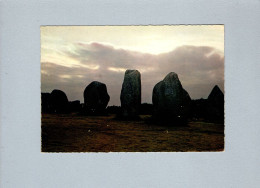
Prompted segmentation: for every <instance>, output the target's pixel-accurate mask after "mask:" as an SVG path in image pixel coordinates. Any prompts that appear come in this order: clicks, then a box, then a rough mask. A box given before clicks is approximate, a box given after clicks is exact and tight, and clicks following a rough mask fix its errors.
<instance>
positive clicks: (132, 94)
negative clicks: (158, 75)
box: [120, 70, 141, 119]
mask: <svg viewBox="0 0 260 188" xmlns="http://www.w3.org/2000/svg"><path fill="white" fill-rule="evenodd" d="M120 101H121V107H122V114H121V115H122V118H126V119H129V118H130V119H131V118H134V119H135V118H137V116H138V115H139V113H140V105H141V74H140V72H139V71H138V70H126V72H125V76H124V81H123V84H122V90H121V95H120Z"/></svg>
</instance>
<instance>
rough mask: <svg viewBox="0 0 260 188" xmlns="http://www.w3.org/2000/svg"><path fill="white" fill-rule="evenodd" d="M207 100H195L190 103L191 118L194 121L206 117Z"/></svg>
mask: <svg viewBox="0 0 260 188" xmlns="http://www.w3.org/2000/svg"><path fill="white" fill-rule="evenodd" d="M207 106H208V100H207V99H196V100H192V101H191V117H192V118H194V119H195V120H198V119H205V118H206V117H207Z"/></svg>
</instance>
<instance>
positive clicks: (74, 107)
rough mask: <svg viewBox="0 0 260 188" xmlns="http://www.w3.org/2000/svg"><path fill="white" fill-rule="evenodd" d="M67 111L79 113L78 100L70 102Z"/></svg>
mask: <svg viewBox="0 0 260 188" xmlns="http://www.w3.org/2000/svg"><path fill="white" fill-rule="evenodd" d="M69 109H70V112H80V111H81V104H80V101H79V100H76V101H70V102H69Z"/></svg>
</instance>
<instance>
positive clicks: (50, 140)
mask: <svg viewBox="0 0 260 188" xmlns="http://www.w3.org/2000/svg"><path fill="white" fill-rule="evenodd" d="M149 117H150V116H148V115H142V116H141V120H136V121H121V120H116V119H115V116H114V115H109V116H78V115H76V114H66V115H56V114H55V115H54V114H42V151H43V152H171V151H223V150H224V125H223V124H216V123H209V122H203V121H190V122H189V123H188V126H185V127H166V126H158V125H154V124H151V123H149V124H148V123H147V121H146V119H149Z"/></svg>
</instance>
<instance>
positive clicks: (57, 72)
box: [41, 42, 224, 105]
mask: <svg viewBox="0 0 260 188" xmlns="http://www.w3.org/2000/svg"><path fill="white" fill-rule="evenodd" d="M61 54H62V55H63V56H66V57H63V58H64V59H66V58H67V59H72V60H73V61H74V62H77V63H76V64H74V66H71V67H68V66H64V63H63V64H62V65H61V64H57V62H55V61H49V62H47V61H45V62H42V69H41V73H42V91H43V92H51V91H52V90H53V89H62V90H63V91H64V92H65V93H66V94H67V95H68V98H69V100H77V99H80V100H81V102H83V91H84V89H85V87H86V86H87V85H88V84H89V83H91V82H92V81H94V80H96V81H100V82H103V83H105V84H106V85H107V89H108V93H109V95H110V102H109V105H120V92H121V87H122V82H123V77H124V71H125V70H126V69H137V70H139V71H140V72H141V79H142V80H141V81H142V102H149V103H151V101H152V89H153V87H154V85H155V84H156V83H158V82H159V81H161V80H162V79H163V78H164V77H165V76H166V75H167V74H168V73H169V72H176V73H177V74H178V75H179V79H180V81H181V83H182V85H183V87H184V88H185V89H186V90H187V91H188V92H189V94H190V96H191V98H207V97H208V95H209V93H210V91H211V89H212V88H213V87H214V85H216V84H217V85H219V86H220V88H221V89H222V90H223V89H224V55H223V53H221V52H219V51H217V50H216V49H215V48H213V47H210V46H180V47H178V48H176V49H174V50H172V51H170V52H168V53H162V54H158V55H154V54H149V53H141V52H138V51H130V50H125V49H122V48H115V47H113V46H112V45H109V44H102V43H97V42H92V43H81V42H78V43H74V44H73V45H72V46H70V48H66V49H64V50H63V52H62V53H61Z"/></svg>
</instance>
